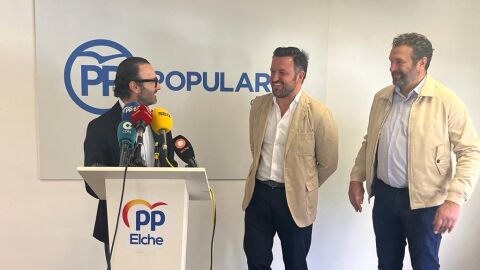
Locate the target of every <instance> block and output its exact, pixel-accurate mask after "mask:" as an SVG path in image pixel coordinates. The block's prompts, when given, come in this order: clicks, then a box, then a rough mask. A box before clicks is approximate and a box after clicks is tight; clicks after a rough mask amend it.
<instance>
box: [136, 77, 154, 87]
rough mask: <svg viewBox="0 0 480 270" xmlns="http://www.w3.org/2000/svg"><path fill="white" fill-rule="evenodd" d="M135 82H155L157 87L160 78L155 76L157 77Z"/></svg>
mask: <svg viewBox="0 0 480 270" xmlns="http://www.w3.org/2000/svg"><path fill="white" fill-rule="evenodd" d="M134 82H137V83H145V82H154V83H155V87H157V85H158V79H157V78H155V79H141V80H134Z"/></svg>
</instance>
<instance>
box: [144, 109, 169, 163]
mask: <svg viewBox="0 0 480 270" xmlns="http://www.w3.org/2000/svg"><path fill="white" fill-rule="evenodd" d="M172 126H173V119H172V116H171V115H170V113H169V112H168V111H167V110H166V109H164V108H160V107H159V108H155V109H153V111H152V123H151V124H150V128H151V129H152V131H153V132H155V134H157V135H160V134H162V135H163V142H162V150H163V152H164V154H165V157H167V150H168V149H167V135H166V133H167V132H169V131H170V130H171V129H172Z"/></svg>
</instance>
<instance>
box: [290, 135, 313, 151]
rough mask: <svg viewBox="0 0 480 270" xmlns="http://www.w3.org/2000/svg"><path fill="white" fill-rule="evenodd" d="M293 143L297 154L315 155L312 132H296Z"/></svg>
mask: <svg viewBox="0 0 480 270" xmlns="http://www.w3.org/2000/svg"><path fill="white" fill-rule="evenodd" d="M294 143H295V145H296V146H297V154H298V155H300V156H314V155H315V135H314V133H313V132H298V133H297V137H296V138H295V142H294Z"/></svg>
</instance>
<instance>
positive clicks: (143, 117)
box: [131, 105, 152, 135]
mask: <svg viewBox="0 0 480 270" xmlns="http://www.w3.org/2000/svg"><path fill="white" fill-rule="evenodd" d="M131 122H132V124H133V125H134V126H135V128H137V131H138V132H139V133H140V132H141V133H142V135H143V132H145V127H147V126H148V125H150V123H151V122H152V113H151V112H150V109H149V108H148V107H147V106H145V105H140V106H137V107H134V108H133V111H132V121H131Z"/></svg>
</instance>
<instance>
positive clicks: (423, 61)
mask: <svg viewBox="0 0 480 270" xmlns="http://www.w3.org/2000/svg"><path fill="white" fill-rule="evenodd" d="M427 61H428V59H427V57H426V56H424V57H422V58H420V59H419V60H418V62H417V69H419V68H423V69H424V70H427Z"/></svg>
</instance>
